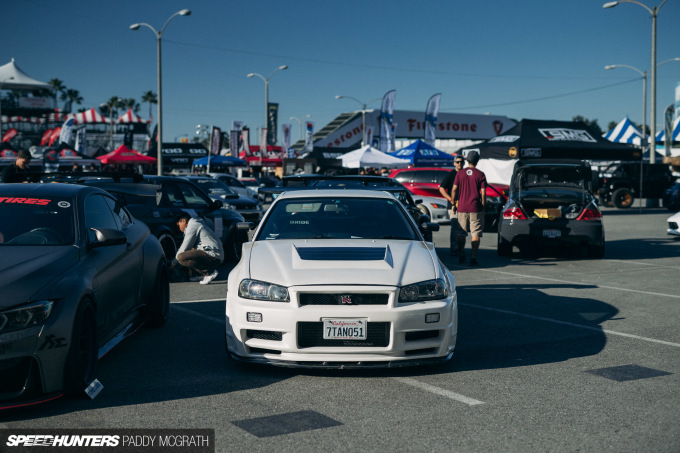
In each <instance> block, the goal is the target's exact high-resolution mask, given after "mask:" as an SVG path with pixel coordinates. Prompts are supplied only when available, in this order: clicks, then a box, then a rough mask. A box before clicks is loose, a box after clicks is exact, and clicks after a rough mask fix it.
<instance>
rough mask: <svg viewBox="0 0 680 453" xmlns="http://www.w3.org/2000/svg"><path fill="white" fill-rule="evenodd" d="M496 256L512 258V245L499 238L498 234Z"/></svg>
mask: <svg viewBox="0 0 680 453" xmlns="http://www.w3.org/2000/svg"><path fill="white" fill-rule="evenodd" d="M496 251H497V252H498V256H512V244H511V243H509V242H508V241H506V240H505V239H503V238H502V237H501V234H500V233H498V248H497V249H496Z"/></svg>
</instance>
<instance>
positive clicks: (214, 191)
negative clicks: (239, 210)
mask: <svg viewBox="0 0 680 453" xmlns="http://www.w3.org/2000/svg"><path fill="white" fill-rule="evenodd" d="M193 182H194V183H196V185H197V186H198V187H200V188H201V189H203V191H204V192H206V193H208V195H217V196H219V195H237V193H236V192H234V191H233V189H231V188H230V187H229V186H227V185H226V184H225V183H223V182H222V181H219V180H217V179H194V180H193Z"/></svg>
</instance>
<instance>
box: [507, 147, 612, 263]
mask: <svg viewBox="0 0 680 453" xmlns="http://www.w3.org/2000/svg"><path fill="white" fill-rule="evenodd" d="M557 244H560V245H568V246H582V247H585V248H586V250H587V253H588V256H589V257H591V258H602V257H603V256H604V249H605V240H604V225H603V223H602V213H601V212H600V210H599V208H598V206H597V202H596V200H595V198H594V197H593V188H592V171H591V169H590V165H589V164H588V163H587V162H584V161H579V160H566V159H565V160H548V159H533V160H519V161H517V163H516V164H515V168H514V170H513V173H512V180H511V183H510V195H509V199H508V202H507V203H506V205H505V207H504V208H503V210H502V212H501V214H500V218H499V222H498V254H499V255H500V256H510V255H511V254H512V251H513V246H516V247H518V248H519V249H520V251H528V250H530V249H531V248H538V247H541V246H545V245H557Z"/></svg>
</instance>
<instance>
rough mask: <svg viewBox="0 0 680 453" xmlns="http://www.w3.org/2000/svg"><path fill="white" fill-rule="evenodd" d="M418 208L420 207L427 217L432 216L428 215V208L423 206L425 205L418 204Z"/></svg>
mask: <svg viewBox="0 0 680 453" xmlns="http://www.w3.org/2000/svg"><path fill="white" fill-rule="evenodd" d="M418 209H420V211H421V212H422V213H423V214H425V215H426V216H428V217H429V218H432V216H431V215H430V210H429V209H427V207H425V205H423V204H419V205H418Z"/></svg>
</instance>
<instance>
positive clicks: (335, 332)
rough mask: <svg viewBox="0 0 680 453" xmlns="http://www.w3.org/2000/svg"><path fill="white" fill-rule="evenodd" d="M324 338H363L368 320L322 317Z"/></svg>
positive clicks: (364, 337)
mask: <svg viewBox="0 0 680 453" xmlns="http://www.w3.org/2000/svg"><path fill="white" fill-rule="evenodd" d="M322 321H323V339H324V340H365V339H366V330H367V326H368V322H367V321H366V320H365V319H345V318H324V319H322Z"/></svg>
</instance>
